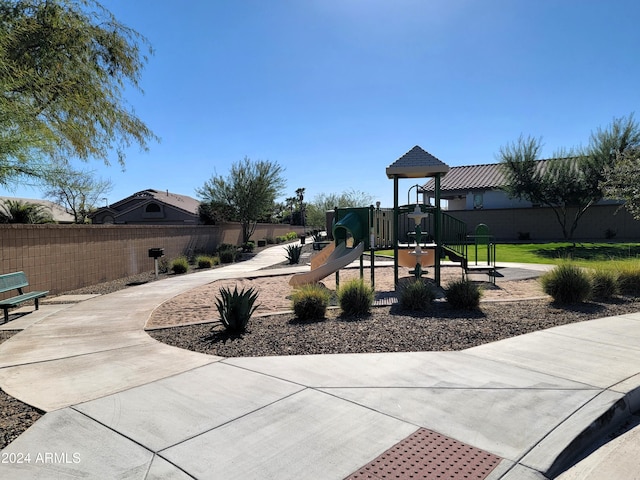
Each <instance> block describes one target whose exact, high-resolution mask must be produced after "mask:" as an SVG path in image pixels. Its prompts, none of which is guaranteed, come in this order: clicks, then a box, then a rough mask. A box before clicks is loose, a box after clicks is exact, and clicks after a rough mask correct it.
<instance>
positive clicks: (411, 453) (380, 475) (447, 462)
mask: <svg viewBox="0 0 640 480" xmlns="http://www.w3.org/2000/svg"><path fill="white" fill-rule="evenodd" d="M501 460H502V459H501V458H500V457H498V456H496V455H494V454H492V453H489V452H486V451H484V450H480V449H479V448H475V447H472V446H470V445H466V444H464V443H462V442H459V441H457V440H454V439H453V438H449V437H445V436H444V435H440V434H439V433H436V432H432V431H431V430H427V429H426V428H421V429H419V430H417V431H416V432H415V433H413V434H412V435H410V436H409V437H407V438H405V439H404V440H402V441H401V442H400V443H397V444H396V445H394V446H393V447H391V448H390V449H389V450H387V451H386V452H384V453H383V454H382V455H380V456H379V457H378V458H376V459H375V460H373V461H372V462H371V463H369V464H367V465H365V466H364V467H362V468H360V469H359V470H358V471H357V472H355V473H353V474H351V475H350V476H348V477H347V478H346V480H363V479H371V480H379V479H397V480H405V479H418V478H422V479H429V480H430V479H434V480H435V479H438V480H445V479H448V480H458V479H464V480H483V479H485V478H487V476H488V475H489V474H490V473H491V471H492V470H493V469H494V468H495V467H496V466H497V465H498V464H499V463H500V461H501Z"/></svg>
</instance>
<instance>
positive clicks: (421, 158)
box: [387, 145, 449, 178]
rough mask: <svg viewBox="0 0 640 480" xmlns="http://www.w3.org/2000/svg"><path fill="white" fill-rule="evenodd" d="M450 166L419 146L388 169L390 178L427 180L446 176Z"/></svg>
mask: <svg viewBox="0 0 640 480" xmlns="http://www.w3.org/2000/svg"><path fill="white" fill-rule="evenodd" d="M448 171H449V166H448V165H447V164H446V163H444V162H442V161H440V160H438V159H437V158H436V157H434V156H433V155H431V154H430V153H429V152H427V151H425V150H423V149H422V148H420V147H419V146H418V145H416V146H415V147H413V148H412V149H411V150H409V151H408V152H407V153H405V154H404V155H403V156H401V157H400V158H399V159H398V160H396V161H395V162H393V163H392V164H391V165H389V166H388V167H387V177H388V178H394V177H396V178H427V177H435V176H437V175H440V174H445V173H447V172H448Z"/></svg>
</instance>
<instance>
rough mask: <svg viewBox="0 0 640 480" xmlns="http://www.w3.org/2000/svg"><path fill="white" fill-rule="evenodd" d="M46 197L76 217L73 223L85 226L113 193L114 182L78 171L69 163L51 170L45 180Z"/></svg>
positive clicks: (61, 164) (43, 180) (90, 173)
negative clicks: (101, 202)
mask: <svg viewBox="0 0 640 480" xmlns="http://www.w3.org/2000/svg"><path fill="white" fill-rule="evenodd" d="M42 182H43V187H44V195H45V197H47V198H49V199H51V200H53V201H54V202H56V203H58V204H59V205H61V206H62V207H63V208H64V209H65V210H66V211H67V213H69V214H71V215H73V219H74V223H86V222H87V220H88V216H89V214H90V213H91V212H92V211H94V210H95V209H96V208H97V207H98V204H99V202H100V200H102V199H103V198H104V197H106V196H107V194H108V193H110V192H111V190H113V183H112V182H111V180H105V179H102V178H99V177H96V176H95V173H94V172H93V171H90V170H76V169H74V168H72V167H71V166H70V165H69V164H67V163H60V164H57V165H56V166H55V167H53V168H48V169H47V170H46V172H45V173H44V176H43V178H42Z"/></svg>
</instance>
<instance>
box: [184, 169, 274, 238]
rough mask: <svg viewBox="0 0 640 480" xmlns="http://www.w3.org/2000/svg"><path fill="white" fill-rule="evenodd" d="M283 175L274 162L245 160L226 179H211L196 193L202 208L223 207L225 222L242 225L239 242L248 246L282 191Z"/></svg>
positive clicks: (217, 176) (217, 177)
mask: <svg viewBox="0 0 640 480" xmlns="http://www.w3.org/2000/svg"><path fill="white" fill-rule="evenodd" d="M283 172H284V170H283V168H282V167H281V166H280V165H278V163H276V162H271V161H268V160H258V161H253V160H251V159H249V158H247V157H245V158H244V160H242V161H240V162H237V163H234V164H233V165H232V166H231V171H230V172H229V174H228V175H227V176H226V177H224V176H222V175H213V176H212V177H211V178H210V179H209V180H208V181H206V182H205V184H204V185H203V186H202V188H199V189H197V190H196V193H197V195H198V197H199V198H200V200H201V201H202V202H203V203H205V204H211V205H213V206H224V207H225V208H226V209H227V216H228V218H226V220H233V221H238V222H240V223H241V225H242V242H243V243H247V242H248V241H249V239H250V238H251V235H253V232H254V231H255V228H256V223H257V222H258V220H259V219H261V218H264V217H265V216H268V215H269V214H270V213H271V210H272V208H273V205H274V202H275V199H276V198H277V197H278V196H279V195H281V193H282V191H283V190H284V187H285V180H284V177H283Z"/></svg>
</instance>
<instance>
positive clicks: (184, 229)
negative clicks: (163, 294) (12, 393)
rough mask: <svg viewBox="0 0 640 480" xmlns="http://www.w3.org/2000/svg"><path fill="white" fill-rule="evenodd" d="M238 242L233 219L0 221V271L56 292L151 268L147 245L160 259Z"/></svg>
mask: <svg viewBox="0 0 640 480" xmlns="http://www.w3.org/2000/svg"><path fill="white" fill-rule="evenodd" d="M297 230H300V227H292V226H290V225H275V224H258V226H257V228H256V231H255V233H254V234H253V236H252V237H251V238H252V239H254V240H258V239H263V238H269V237H270V238H275V237H277V236H279V235H284V234H285V233H287V232H290V231H297ZM241 241H242V233H241V228H240V225H239V224H235V223H229V224H222V225H214V226H204V225H198V226H196V225H193V226H181V225H173V226H160V225H158V226H156V225H1V226H0V255H1V258H0V273H10V272H17V271H24V272H25V273H26V274H27V278H28V280H29V284H30V287H29V288H28V290H49V291H50V292H51V293H52V294H56V293H61V292H65V291H69V290H74V289H76V288H81V287H84V286H87V285H93V284H96V283H101V282H106V281H110V280H115V279H118V278H123V277H127V276H129V275H135V274H138V273H142V272H146V271H153V269H154V262H153V259H152V258H149V249H150V248H163V249H164V254H165V257H166V258H169V259H171V258H174V257H177V256H179V255H182V254H187V255H192V254H193V253H213V252H214V251H215V249H216V248H217V246H218V245H219V244H221V243H229V244H232V245H239V244H240V243H241ZM283 260H284V257H283ZM7 296H8V294H4V295H2V296H1V297H0V298H6V297H7Z"/></svg>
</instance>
